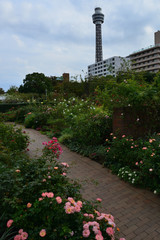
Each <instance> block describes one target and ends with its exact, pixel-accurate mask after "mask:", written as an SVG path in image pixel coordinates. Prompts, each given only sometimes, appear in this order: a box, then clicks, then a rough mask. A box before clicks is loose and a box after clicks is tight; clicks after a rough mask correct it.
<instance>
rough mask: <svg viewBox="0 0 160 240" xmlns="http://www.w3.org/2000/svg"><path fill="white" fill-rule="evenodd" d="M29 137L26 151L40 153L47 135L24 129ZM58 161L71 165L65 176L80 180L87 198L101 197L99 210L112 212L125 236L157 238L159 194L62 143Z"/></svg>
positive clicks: (159, 231)
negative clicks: (127, 179)
mask: <svg viewBox="0 0 160 240" xmlns="http://www.w3.org/2000/svg"><path fill="white" fill-rule="evenodd" d="M25 130H26V132H27V133H28V134H29V136H30V138H31V143H30V145H29V149H30V151H29V155H30V156H31V157H33V156H35V155H40V154H41V150H42V148H43V145H42V142H43V141H48V140H49V139H48V138H47V137H46V136H44V135H41V134H40V133H39V132H37V131H35V130H32V129H25ZM61 146H62V149H63V154H62V155H61V157H60V160H59V161H61V162H62V161H63V162H67V163H68V164H69V165H70V168H69V172H68V176H69V177H70V178H72V179H77V180H79V181H80V182H81V184H82V191H81V192H82V194H83V197H84V198H85V199H87V200H95V199H96V198H97V197H99V198H102V200H103V201H102V208H101V209H100V211H101V212H105V213H111V214H112V215H113V216H114V217H115V222H116V224H117V226H118V227H119V228H120V237H125V238H126V240H132V239H134V240H160V198H159V197H158V196H156V195H154V194H153V193H152V192H149V191H147V190H143V189H138V188H135V187H133V186H131V185H129V184H128V183H125V182H123V181H121V180H120V179H119V178H118V177H117V176H115V175H112V174H111V172H110V171H109V170H108V169H106V168H103V166H102V165H100V164H99V163H97V162H95V161H92V160H90V159H89V158H86V157H82V156H80V155H79V154H77V153H74V152H71V151H70V150H69V149H67V148H66V147H65V146H63V145H61Z"/></svg>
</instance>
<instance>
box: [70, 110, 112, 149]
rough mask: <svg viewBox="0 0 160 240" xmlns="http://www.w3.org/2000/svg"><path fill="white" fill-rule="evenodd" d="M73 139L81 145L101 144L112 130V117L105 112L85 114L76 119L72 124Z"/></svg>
mask: <svg viewBox="0 0 160 240" xmlns="http://www.w3.org/2000/svg"><path fill="white" fill-rule="evenodd" d="M71 129H72V131H73V140H74V141H76V142H78V143H80V144H81V145H92V146H96V145H100V144H103V143H104V142H105V139H106V137H107V136H108V135H109V133H110V131H111V130H112V119H111V118H110V117H109V116H106V115H105V114H103V113H99V114H96V115H93V114H84V115H80V116H78V117H77V118H76V119H75V124H74V125H73V126H72V128H71Z"/></svg>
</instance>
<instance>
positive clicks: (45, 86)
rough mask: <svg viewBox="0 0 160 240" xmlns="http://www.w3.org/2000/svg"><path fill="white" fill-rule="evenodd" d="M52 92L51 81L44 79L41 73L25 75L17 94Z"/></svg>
mask: <svg viewBox="0 0 160 240" xmlns="http://www.w3.org/2000/svg"><path fill="white" fill-rule="evenodd" d="M52 90H53V85H52V80H51V78H49V77H46V76H45V75H44V74H43V73H38V72H34V73H32V74H27V75H26V77H25V79H24V80H23V85H20V87H19V92H21V93H39V94H41V93H45V92H46V91H47V92H50V91H52Z"/></svg>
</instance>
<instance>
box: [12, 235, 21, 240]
mask: <svg viewBox="0 0 160 240" xmlns="http://www.w3.org/2000/svg"><path fill="white" fill-rule="evenodd" d="M14 240H22V238H21V235H16V236H15V237H14Z"/></svg>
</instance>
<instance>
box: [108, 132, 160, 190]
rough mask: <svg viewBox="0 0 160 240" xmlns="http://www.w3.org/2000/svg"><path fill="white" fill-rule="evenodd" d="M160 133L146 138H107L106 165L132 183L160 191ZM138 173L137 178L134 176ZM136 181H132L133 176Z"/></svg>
mask: <svg viewBox="0 0 160 240" xmlns="http://www.w3.org/2000/svg"><path fill="white" fill-rule="evenodd" d="M159 135H160V134H159V133H158V134H157V135H152V136H150V137H149V138H146V139H137V140H133V139H132V138H129V137H126V136H125V135H123V136H122V138H117V137H116V136H114V135H113V138H112V141H109V140H108V139H107V141H106V142H107V149H106V150H107V156H106V161H105V165H106V166H107V167H109V168H111V169H112V171H113V172H114V173H116V174H119V176H120V177H121V178H123V179H124V180H128V181H129V182H131V183H132V184H136V185H139V186H141V187H144V188H148V189H150V190H152V191H153V192H155V193H160V187H159V182H160V165H159V156H160V136H159ZM126 171H127V172H126ZM134 173H136V175H137V176H136V178H135V176H134ZM132 177H133V178H134V179H135V181H133V182H132V180H133V178H132Z"/></svg>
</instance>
